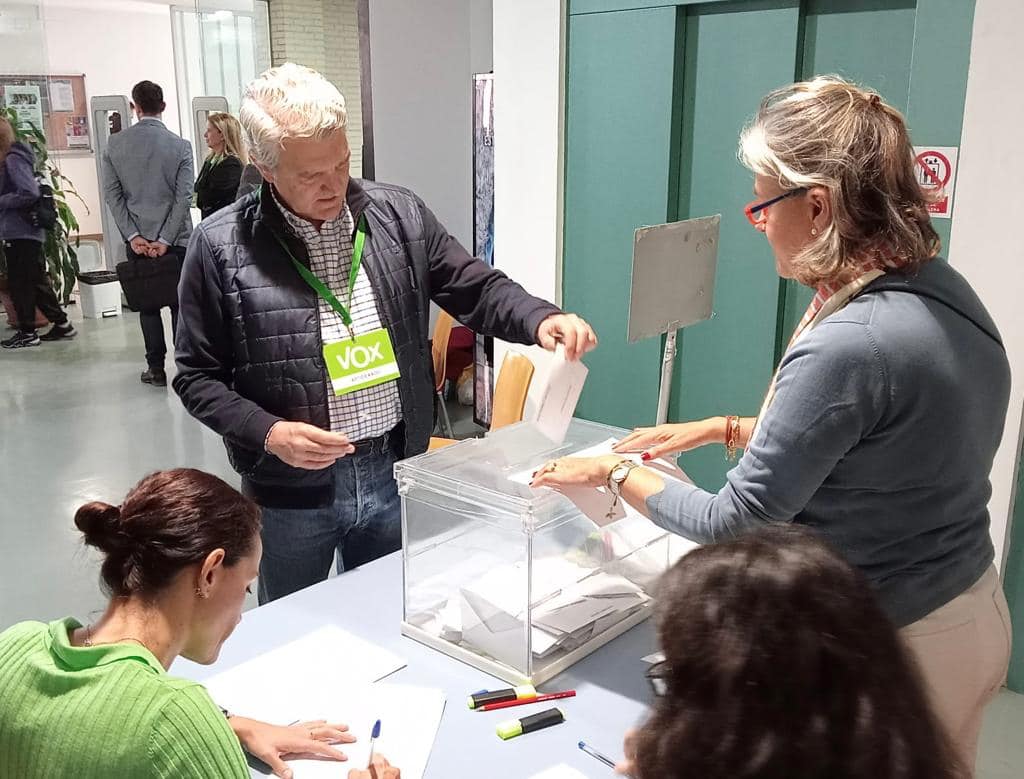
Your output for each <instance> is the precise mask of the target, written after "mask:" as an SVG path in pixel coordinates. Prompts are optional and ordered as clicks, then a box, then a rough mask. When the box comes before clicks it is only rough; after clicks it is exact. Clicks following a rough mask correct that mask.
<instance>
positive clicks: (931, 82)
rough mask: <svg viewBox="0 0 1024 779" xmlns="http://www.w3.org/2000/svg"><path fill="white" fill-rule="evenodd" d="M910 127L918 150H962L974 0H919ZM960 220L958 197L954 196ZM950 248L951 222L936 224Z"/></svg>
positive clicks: (954, 206) (942, 221)
mask: <svg viewBox="0 0 1024 779" xmlns="http://www.w3.org/2000/svg"><path fill="white" fill-rule="evenodd" d="M916 22H917V26H916V31H915V35H914V54H913V59H912V61H911V65H910V99H909V105H908V107H907V123H908V124H909V125H910V136H911V138H913V139H914V143H915V145H917V146H925V145H935V146H959V145H960V135H961V132H962V130H963V123H964V100H965V98H966V96H967V68H968V66H969V65H970V62H971V31H972V29H973V28H974V0H918V3H917V20H916ZM953 218H954V219H955V218H956V197H954V198H953ZM932 224H934V225H935V229H936V230H938V232H939V236H940V237H941V238H942V245H943V247H944V248H943V253H945V247H948V246H949V233H950V229H951V227H952V224H953V223H952V220H950V219H935V220H933V221H932Z"/></svg>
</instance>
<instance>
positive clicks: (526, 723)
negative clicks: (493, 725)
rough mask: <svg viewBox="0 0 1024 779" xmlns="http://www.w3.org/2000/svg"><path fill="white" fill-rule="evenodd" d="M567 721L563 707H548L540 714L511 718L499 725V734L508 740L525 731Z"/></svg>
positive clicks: (530, 731)
mask: <svg viewBox="0 0 1024 779" xmlns="http://www.w3.org/2000/svg"><path fill="white" fill-rule="evenodd" d="M563 722H565V715H564V714H562V710H561V709H548V710H547V711H542V712H540V713H539V714H531V715H530V716H529V717H523V718H522V719H510V720H509V721H508V722H502V723H501V724H500V725H498V735H499V736H500V737H501V738H502V739H504V740H505V741H508V740H509V739H510V738H515V737H516V736H521V735H523V734H524V733H532V732H533V731H535V730H543V729H544V728H550V727H551V726H552V725H560V724H562V723H563Z"/></svg>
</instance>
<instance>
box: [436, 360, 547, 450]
mask: <svg viewBox="0 0 1024 779" xmlns="http://www.w3.org/2000/svg"><path fill="white" fill-rule="evenodd" d="M533 372H534V367H533V362H532V361H531V360H530V358H529V357H527V356H526V355H523V354H519V353H518V352H508V353H507V354H506V355H505V360H504V362H502V363H501V370H500V371H499V372H498V380H497V381H496V382H495V383H494V402H493V404H492V406H491V430H492V431H493V430H499V429H500V428H503V427H506V426H507V425H512V424H515V423H516V422H521V421H522V420H523V411H524V410H525V409H526V395H527V393H529V391H530V382H531V381H533ZM454 443H457V441H455V440H454V439H452V438H431V439H430V446H429V449H430V450H433V449H442V448H444V447H446V446H451V445H452V444H454Z"/></svg>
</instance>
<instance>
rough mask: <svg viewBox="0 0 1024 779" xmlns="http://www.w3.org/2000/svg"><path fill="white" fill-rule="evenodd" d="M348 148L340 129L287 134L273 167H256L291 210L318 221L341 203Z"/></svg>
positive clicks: (332, 214)
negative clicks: (322, 133)
mask: <svg viewBox="0 0 1024 779" xmlns="http://www.w3.org/2000/svg"><path fill="white" fill-rule="evenodd" d="M351 158H352V152H351V151H350V149H349V147H348V138H346V137H345V131H344V130H335V131H334V132H332V133H330V134H328V135H325V136H324V137H323V138H287V139H285V141H284V143H283V144H282V147H281V154H280V156H279V157H278V162H277V167H276V168H275V169H274V170H264V169H263V168H262V167H261V168H260V172H261V173H262V174H263V177H264V178H265V179H266V180H267V181H269V182H270V183H271V184H273V185H274V187H275V188H276V189H277V192H278V194H279V195H280V196H281V198H282V199H283V200H284V202H285V204H286V205H287V206H288V208H289V209H291V211H292V213H294V214H296V215H298V216H301V217H302V218H303V219H307V220H309V221H310V222H312V223H313V224H315V225H317V226H318V227H319V225H320V224H321V223H323V222H326V221H328V220H331V219H334V218H336V217H337V216H338V214H340V213H341V209H342V207H343V206H344V205H345V193H346V191H347V190H348V179H349V171H348V166H349V161H350V160H351Z"/></svg>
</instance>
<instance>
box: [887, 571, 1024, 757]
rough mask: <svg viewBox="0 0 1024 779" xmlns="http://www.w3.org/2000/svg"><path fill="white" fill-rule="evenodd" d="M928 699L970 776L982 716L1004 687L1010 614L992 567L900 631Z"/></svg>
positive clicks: (1008, 654)
mask: <svg viewBox="0 0 1024 779" xmlns="http://www.w3.org/2000/svg"><path fill="white" fill-rule="evenodd" d="M900 635H901V636H902V637H903V640H904V642H905V643H906V645H907V647H909V648H910V650H911V653H912V654H913V656H914V657H915V659H916V660H917V664H918V667H919V668H920V669H921V675H922V677H923V678H924V684H925V688H926V692H927V693H928V697H929V699H930V701H931V703H932V707H933V709H934V711H935V714H936V716H937V717H938V719H939V721H940V722H941V723H942V724H943V725H944V726H945V728H946V731H947V732H948V733H949V736H950V738H951V739H952V741H953V746H954V748H956V750H957V751H958V752H959V754H960V755H961V758H962V760H963V763H964V765H965V766H966V767H967V768H968V769H969V770H970V773H971V776H973V775H974V765H975V761H976V758H977V752H978V736H979V734H980V733H981V722H982V715H983V714H984V711H985V707H986V706H987V705H988V703H989V701H991V700H992V699H993V698H994V697H995V696H996V693H997V692H999V688H1000V687H1002V686H1003V684H1004V683H1005V682H1006V672H1007V669H1008V667H1009V663H1010V640H1011V628H1010V612H1009V609H1008V608H1007V605H1006V597H1005V596H1004V595H1003V588H1002V586H1001V585H1000V582H999V575H998V574H997V573H996V569H995V567H994V566H990V567H989V569H988V570H987V571H986V572H985V573H984V575H982V577H981V578H980V579H979V580H978V582H977V583H976V584H975V585H974V586H972V587H971V588H970V589H969V590H967V591H966V592H963V593H961V594H960V595H958V596H957V597H956V598H954V599H953V600H951V601H950V602H949V603H947V604H946V605H945V606H941V607H939V608H937V609H936V610H935V611H933V612H932V613H931V614H929V615H928V616H926V617H924V618H923V619H920V620H918V621H917V622H914V623H913V624H911V625H907V626H906V627H905V628H903V629H901V630H900Z"/></svg>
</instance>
